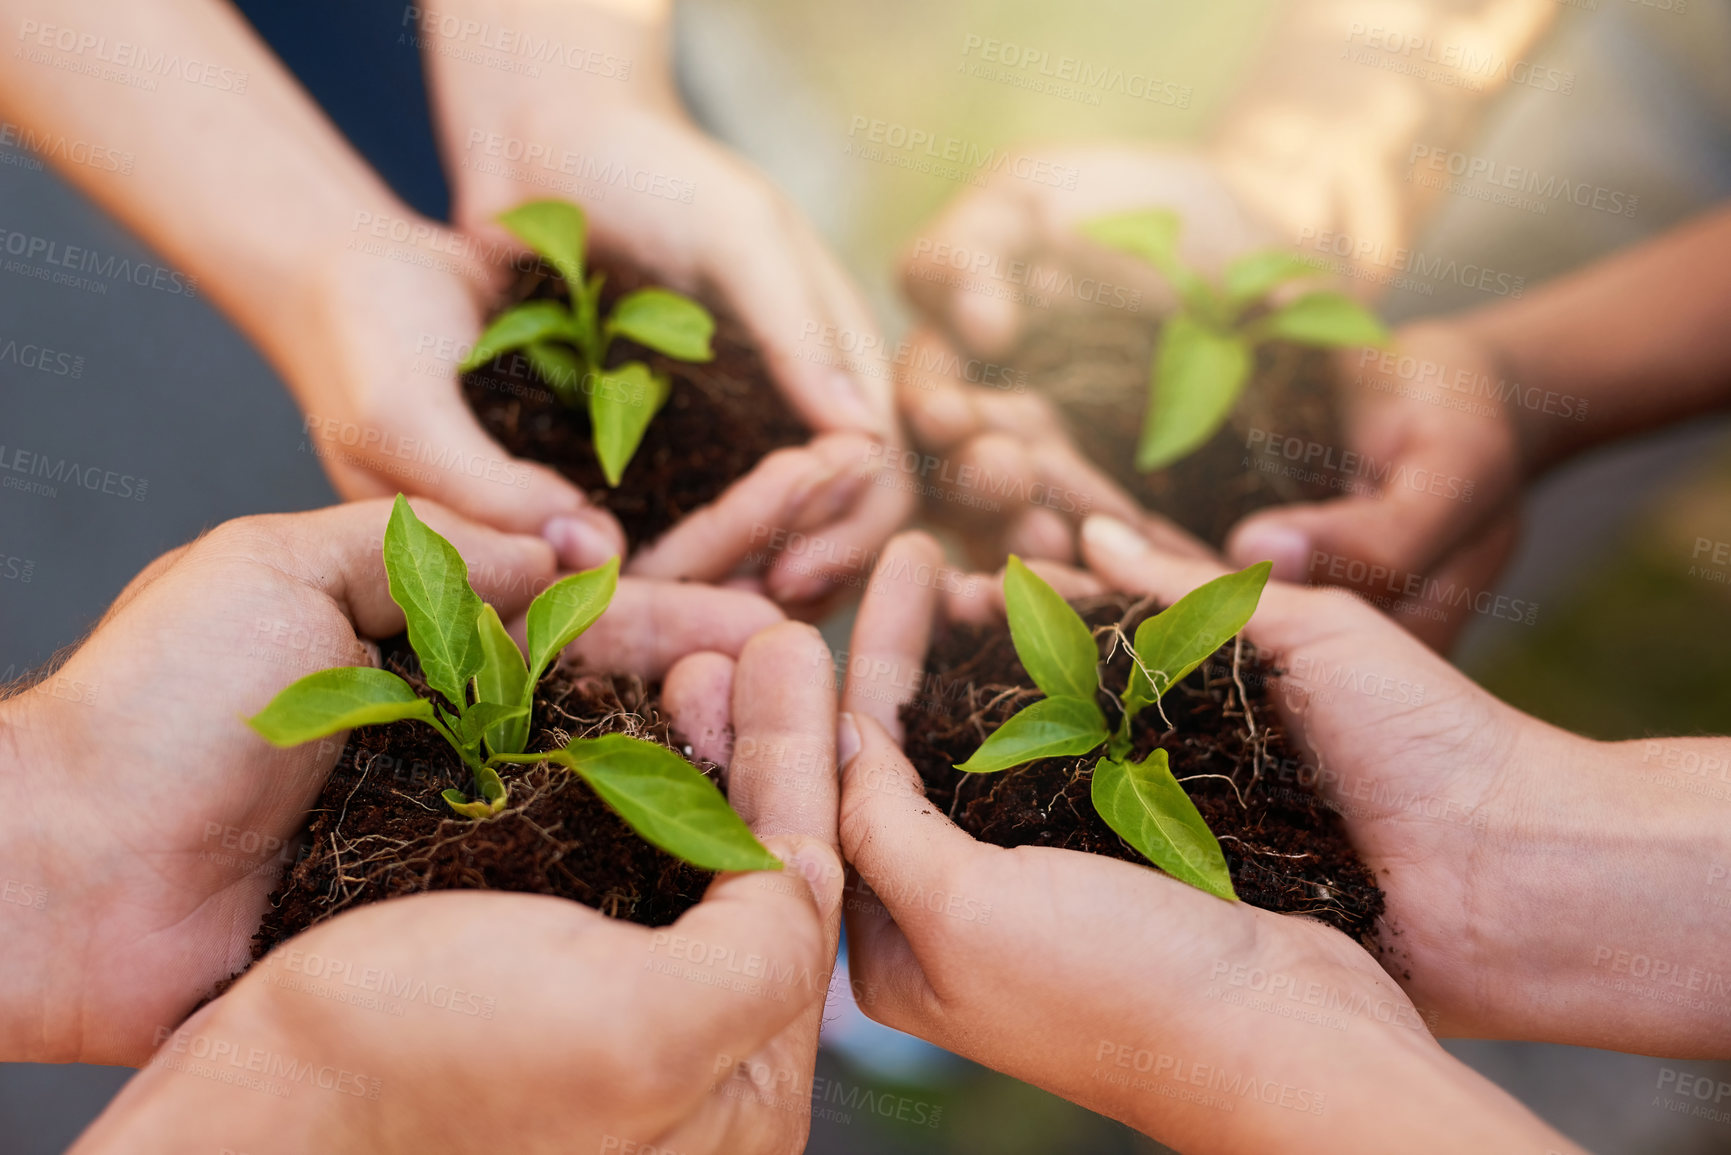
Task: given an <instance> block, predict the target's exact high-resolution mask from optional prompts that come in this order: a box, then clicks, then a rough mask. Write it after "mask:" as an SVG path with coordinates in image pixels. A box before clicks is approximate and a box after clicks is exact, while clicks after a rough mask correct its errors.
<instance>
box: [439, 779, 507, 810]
mask: <svg viewBox="0 0 1731 1155" xmlns="http://www.w3.org/2000/svg"><path fill="white" fill-rule="evenodd" d="M475 786H476V787H477V788H478V789H479V790H480V791H481V797H480V799H479V800H478V801H475V802H471V801H469V799H468V796H467V795H465V794H464V793H463V792H462V791H461V790H442V791H440V792H439V797H441V798H443V799H444V800H445V805H447V806H449V807H450V808H451V809H452V810H455V811H456V812H457V813H458V814H460V815H462V816H463V817H464V818H473V819H475V820H476V821H480V820H481V819H483V818H491V817H493V815H495V814H497V813H499V811H501V810H503V809H505V803H506V802H507V801H508V800H509V794H508V793H507V792H506V790H505V783H504V782H503V781H501V780H500V778H499V772H498V771H497V770H495V769H493V768H492V767H491V766H477V767H475Z"/></svg>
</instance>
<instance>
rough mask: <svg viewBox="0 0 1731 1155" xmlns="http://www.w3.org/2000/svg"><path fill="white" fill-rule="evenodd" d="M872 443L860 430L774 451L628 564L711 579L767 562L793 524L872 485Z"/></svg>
mask: <svg viewBox="0 0 1731 1155" xmlns="http://www.w3.org/2000/svg"><path fill="white" fill-rule="evenodd" d="M869 444H870V442H869V441H868V440H867V439H866V438H863V437H861V436H859V435H857V434H830V435H827V436H823V437H818V438H817V439H815V440H814V441H812V443H811V444H810V445H806V446H801V447H799V448H794V449H778V450H776V451H775V452H773V453H771V454H769V455H768V456H766V457H765V458H764V459H763V460H762V461H759V462H758V463H757V464H756V465H755V466H753V467H752V470H751V472H750V473H748V474H746V475H745V476H744V477H742V478H740V479H739V480H738V481H736V482H734V483H733V484H732V485H730V486H728V488H727V491H726V492H725V493H723V494H722V495H721V496H720V497H719V498H717V499H716V500H715V501H713V502H711V503H710V504H708V505H706V506H704V507H702V508H701V509H696V510H693V511H692V512H691V513H689V514H687V515H686V516H685V518H683V519H682V520H681V521H680V522H679V524H677V525H675V526H674V527H673V528H672V529H670V530H668V531H667V534H666V535H665V536H663V537H662V538H661V539H660V540H659V541H657V542H655V543H654V544H653V545H651V546H649V547H647V548H645V549H641V550H639V551H638V552H637V554H636V556H634V557H633V558H632V559H631V561H630V562H629V563H628V565H627V567H626V568H627V570H628V571H629V572H630V573H632V574H634V575H636V576H638V577H647V578H666V579H671V580H682V581H702V582H712V581H718V580H720V579H721V578H724V577H726V576H728V575H730V574H731V573H732V572H733V571H734V569H735V568H737V567H738V566H739V565H740V563H742V562H744V561H747V560H757V559H762V561H763V563H764V564H768V563H769V561H770V560H771V559H772V558H773V557H774V555H775V554H777V553H779V552H780V550H781V549H782V547H783V545H784V544H785V541H784V538H785V535H786V534H787V533H788V532H789V531H791V530H792V529H793V528H794V527H796V526H798V525H800V524H802V523H803V522H805V521H807V520H809V519H810V518H811V517H813V516H821V517H822V518H823V519H824V520H827V519H828V517H833V516H834V511H835V510H837V509H841V508H846V506H847V505H848V503H850V502H851V501H852V500H854V498H855V497H856V496H857V495H858V493H859V492H860V489H861V488H862V487H863V486H865V485H867V484H869V478H870V476H871V473H872V470H871V469H870V468H869V462H868V459H867V455H866V446H867V445H869ZM778 531H779V532H778Z"/></svg>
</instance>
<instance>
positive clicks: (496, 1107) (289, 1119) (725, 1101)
mask: <svg viewBox="0 0 1731 1155" xmlns="http://www.w3.org/2000/svg"><path fill="white" fill-rule="evenodd" d="M704 658H705V664H706V665H708V666H709V667H710V671H709V672H710V673H715V672H716V671H717V669H718V666H717V663H720V664H721V666H720V667H719V668H720V669H721V672H722V674H723V676H722V677H721V678H719V679H714V678H710V677H703V678H699V679H697V681H698V682H700V683H703V684H704V685H706V686H707V687H708V689H707V690H704V691H702V692H700V693H698V694H696V695H695V696H690V695H687V694H686V692H685V691H680V692H679V694H680V696H681V697H682V698H684V699H685V700H687V701H689V702H691V703H692V704H699V703H700V702H701V704H702V706H703V708H705V709H715V708H719V709H720V711H721V712H722V713H723V714H724V715H725V714H726V713H727V712H728V705H729V700H730V699H731V702H732V720H733V723H734V726H735V729H736V734H737V737H736V749H737V753H736V754H735V755H734V756H733V758H732V762H731V765H730V766H729V770H728V775H729V788H730V795H731V798H732V801H733V803H734V805H735V806H737V807H738V808H739V809H740V812H741V813H742V814H743V815H744V816H745V818H746V819H747V821H748V822H749V823H750V824H751V826H752V828H753V830H754V831H756V833H757V834H758V835H759V836H760V837H761V838H763V839H764V840H765V842H766V843H767V845H768V846H769V847H770V848H771V849H772V850H774V851H775V852H776V854H777V855H778V856H779V857H780V858H781V859H782V860H783V861H784V862H786V863H787V864H788V868H787V870H786V871H785V872H783V873H769V872H760V873H751V874H731V875H723V876H721V877H720V878H718V879H717V880H716V882H715V883H714V884H713V885H712V886H711V887H710V889H709V892H708V894H707V895H705V897H704V900H703V902H701V903H700V904H698V905H697V906H696V907H694V908H693V909H692V910H690V911H689V912H687V913H686V914H685V915H684V916H683V917H682V918H680V919H679V920H678V921H677V922H675V923H674V924H673V925H671V926H668V927H664V928H661V929H657V930H651V929H648V928H646V927H640V926H634V925H631V924H628V923H624V922H620V921H616V920H613V919H609V918H606V917H605V916H603V915H601V914H600V913H598V912H596V911H594V910H591V909H589V908H588V907H585V906H581V905H579V904H577V903H574V902H567V901H565V900H562V899H557V898H549V897H545V896H538V895H537V896H531V895H518V894H501V893H495V892H452V891H446V892H441V893H437V894H425V895H417V896H414V897H411V898H406V899H395V900H391V901H388V902H384V903H379V904H375V905H371V906H367V907H363V908H360V909H358V910H354V911H351V912H349V913H346V914H343V915H340V916H338V917H337V918H334V919H332V920H330V921H329V922H326V923H323V924H321V925H319V926H317V927H315V928H313V929H312V930H309V931H307V932H306V933H305V934H303V935H301V936H299V937H297V938H296V939H294V940H293V941H292V942H290V943H287V944H285V945H284V946H282V947H279V948H278V949H277V951H276V953H275V955H273V956H271V957H269V958H267V959H266V960H264V961H263V962H261V963H260V964H258V966H257V967H255V968H254V970H253V971H252V972H251V973H250V974H248V975H247V976H245V977H243V978H242V979H241V981H240V982H239V983H238V984H237V985H236V986H235V988H234V989H233V990H232V991H230V992H229V993H227V994H225V995H224V996H223V997H222V998H220V999H218V1000H217V1001H216V1002H215V1003H213V1004H212V1005H210V1006H209V1007H206V1008H205V1009H204V1010H202V1011H200V1012H199V1013H198V1014H197V1015H195V1016H193V1018H192V1019H191V1020H189V1021H188V1022H187V1023H186V1024H185V1025H184V1026H182V1027H181V1028H180V1029H179V1030H178V1031H175V1032H174V1033H173V1034H172V1035H169V1036H168V1039H167V1041H166V1042H165V1044H164V1045H163V1047H162V1048H161V1049H160V1050H159V1051H158V1053H157V1057H156V1059H154V1060H153V1061H152V1063H151V1064H150V1066H148V1067H147V1068H146V1069H145V1070H144V1072H143V1073H142V1074H141V1075H139V1076H138V1077H137V1078H136V1079H134V1080H133V1081H132V1082H131V1083H130V1084H129V1085H128V1086H127V1088H126V1090H125V1091H123V1092H122V1093H121V1095H120V1097H119V1098H118V1099H117V1100H116V1101H115V1103H114V1104H113V1105H112V1106H111V1107H110V1108H109V1110H108V1111H107V1112H106V1113H105V1114H104V1115H103V1117H102V1118H101V1119H99V1120H98V1121H97V1123H96V1124H95V1125H94V1126H93V1127H92V1129H91V1130H90V1131H89V1132H88V1133H87V1134H86V1135H85V1136H84V1138H83V1140H82V1142H81V1143H80V1144H79V1146H78V1147H77V1148H75V1150H77V1151H79V1152H81V1153H84V1155H92V1153H96V1152H107V1151H125V1152H128V1153H131V1152H180V1151H188V1150H194V1149H204V1148H208V1149H210V1150H215V1149H216V1148H217V1147H219V1146H226V1147H232V1148H237V1149H245V1150H247V1151H257V1152H263V1151H289V1150H293V1151H312V1150H317V1151H323V1152H332V1153H333V1155H342V1153H345V1152H356V1153H365V1155H385V1153H390V1152H403V1153H410V1152H413V1153H416V1155H419V1153H421V1152H471V1151H472V1152H493V1151H505V1150H508V1151H512V1152H522V1153H524V1155H531V1153H534V1152H563V1151H599V1152H608V1151H613V1152H620V1153H624V1152H634V1151H643V1152H648V1151H678V1152H681V1153H682V1155H701V1153H710V1152H713V1153H715V1155H733V1153H736V1152H745V1151H750V1152H764V1153H775V1152H786V1153H789V1155H792V1153H795V1152H798V1151H801V1150H803V1149H804V1146H805V1138H806V1132H807V1130H808V1127H809V1123H810V1110H811V1094H810V1087H811V1079H812V1068H813V1065H814V1063H815V1060H816V1053H817V1035H818V1028H819V1025H820V1022H821V1019H822V1012H823V1006H824V998H825V993H826V991H827V989H828V985H829V979H830V971H831V968H832V967H833V965H834V962H835V951H836V941H837V938H838V937H839V931H840V905H841V881H842V868H841V861H840V858H839V856H838V855H837V852H836V847H835V837H836V836H835V813H836V783H835V765H834V742H835V702H834V698H833V696H832V695H831V693H830V692H829V690H828V689H827V688H826V685H825V683H824V682H823V681H822V680H821V679H811V678H803V677H801V676H800V672H802V671H809V670H812V669H824V668H827V667H828V664H829V660H830V658H829V652H828V651H827V650H826V649H825V648H824V645H823V642H822V640H821V639H819V638H818V636H817V633H816V631H815V630H812V629H810V628H809V627H805V626H800V625H795V624H784V625H779V626H776V627H773V628H772V629H769V630H767V631H765V632H763V633H761V634H759V635H758V636H757V637H755V638H753V639H752V640H751V641H750V642H749V643H748V644H747V645H746V646H745V648H744V650H743V651H742V652H741V654H740V658H739V663H738V667H737V670H735V669H734V667H733V663H732V661H731V660H728V659H725V658H719V657H718V656H716V655H706V656H704ZM692 660H693V661H695V660H697V659H695V658H694V659H692ZM679 669H680V668H679V667H676V668H675V674H673V675H670V676H669V685H670V687H671V686H672V684H673V682H674V680H675V678H682V675H679V674H678V670H679ZM729 683H730V684H731V691H730V689H729ZM670 692H671V690H670ZM717 694H719V697H717V696H716V695H717ZM681 724H682V727H683V722H682V723H681ZM293 952H299V953H300V955H301V957H302V958H305V957H308V956H312V955H318V956H320V957H321V958H323V959H326V960H343V961H344V962H345V963H347V964H349V965H350V966H351V967H352V968H353V969H354V970H356V971H367V970H368V969H369V968H377V969H378V971H379V973H387V974H390V975H393V976H402V977H405V978H409V979H410V980H411V981H412V982H414V983H417V984H419V983H422V982H424V983H425V984H426V986H427V988H428V989H431V990H450V989H455V990H460V991H464V992H469V996H468V997H465V998H462V999H458V998H456V997H454V996H453V997H452V998H451V999H450V1001H449V1005H447V1006H443V1007H441V1006H435V1005H433V1003H432V1001H431V1000H415V999H408V1000H404V1001H403V1002H402V1003H401V1004H400V1005H401V1006H402V1007H403V1008H404V1013H402V1014H400V1015H397V1014H391V1015H383V1014H380V1013H379V1012H378V1011H377V1010H376V1009H373V1008H369V1007H363V1006H355V1005H351V1004H348V1003H345V1002H341V1001H337V1000H331V999H326V998H321V997H319V996H318V995H317V994H313V993H309V992H303V991H298V990H294V989H291V988H290V987H288V986H286V985H283V984H273V983H271V982H269V981H268V972H269V970H270V968H271V967H272V966H273V965H281V964H282V963H283V961H284V958H285V956H289V955H291V954H292V953H293ZM218 1047H220V1048H224V1053H225V1054H228V1053H232V1054H234V1055H235V1056H237V1057H238V1058H239V1063H237V1065H236V1069H237V1072H243V1071H245V1070H246V1069H247V1068H246V1067H245V1066H244V1065H243V1064H244V1063H245V1062H246V1061H247V1060H248V1059H249V1058H250V1057H251V1056H253V1055H255V1054H256V1055H262V1056H266V1057H265V1058H263V1059H261V1060H260V1063H259V1068H257V1069H258V1070H259V1072H260V1073H259V1075H258V1078H260V1079H262V1080H266V1081H270V1082H273V1083H274V1084H276V1085H278V1086H280V1087H283V1088H286V1089H287V1090H288V1095H287V1096H286V1097H284V1098H281V1099H278V1098H276V1097H275V1096H274V1095H273V1094H270V1093H267V1094H264V1095H261V1094H258V1093H256V1092H255V1091H254V1089H252V1088H245V1087H243V1086H229V1085H224V1084H223V1083H221V1082H219V1081H216V1080H213V1079H209V1078H197V1077H193V1075H191V1074H187V1073H182V1072H181V1071H180V1070H177V1068H183V1067H184V1066H188V1065H190V1066H194V1067H197V1066H198V1065H199V1064H198V1062H197V1059H198V1058H202V1057H205V1056H206V1055H208V1053H209V1049H211V1048H218ZM229 1048H232V1052H231V1051H229ZM255 1048H256V1050H255ZM273 1061H275V1062H276V1064H277V1065H276V1066H275V1067H270V1066H268V1064H270V1063H271V1062H273ZM285 1062H286V1063H287V1064H288V1068H287V1069H288V1071H289V1073H288V1074H286V1075H285V1074H284V1073H283V1069H284V1063H285ZM218 1065H219V1066H220V1065H221V1061H220V1060H219V1061H218ZM296 1070H301V1071H306V1072H308V1074H307V1077H306V1078H304V1079H299V1080H297V1079H295V1078H294V1075H293V1072H294V1071H296ZM325 1072H330V1073H331V1078H332V1079H334V1080H337V1081H338V1085H337V1087H336V1088H335V1089H334V1090H333V1089H326V1088H325V1086H324V1085H323V1084H322V1083H320V1082H319V1078H320V1077H321V1076H322V1075H323V1073H325Z"/></svg>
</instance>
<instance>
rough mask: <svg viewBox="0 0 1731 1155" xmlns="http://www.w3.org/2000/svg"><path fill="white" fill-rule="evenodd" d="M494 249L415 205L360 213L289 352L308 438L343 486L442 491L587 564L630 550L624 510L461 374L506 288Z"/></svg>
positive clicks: (379, 491) (346, 490)
mask: <svg viewBox="0 0 1731 1155" xmlns="http://www.w3.org/2000/svg"><path fill="white" fill-rule="evenodd" d="M489 256H490V254H488V253H487V252H486V251H485V250H483V249H482V248H481V247H480V246H478V245H477V244H476V242H475V241H474V240H473V238H469V237H464V236H462V235H460V234H458V233H454V232H452V231H451V230H449V229H447V228H445V227H443V226H441V225H438V224H435V223H433V222H431V221H427V220H424V219H422V218H419V217H416V216H414V215H413V214H409V213H407V212H405V214H404V215H402V216H400V217H394V218H385V217H381V216H378V215H376V214H370V213H357V214H356V222H355V226H354V230H353V234H352V235H351V237H350V238H349V244H348V247H346V248H345V249H343V250H341V251H340V252H337V253H334V254H331V255H330V256H329V257H328V258H325V259H323V260H321V261H319V262H318V271H317V273H316V282H317V289H316V291H315V292H313V293H311V294H309V299H310V300H311V301H312V302H313V304H312V306H311V308H312V309H313V311H314V316H313V319H312V320H311V321H310V322H309V326H310V329H311V332H310V333H309V334H308V336H307V339H306V340H303V341H300V342H296V343H295V344H294V346H293V348H292V349H291V350H290V351H289V352H287V353H285V354H284V356H285V358H286V359H287V360H286V361H285V365H284V369H285V375H286V377H287V379H288V384H289V387H290V389H291V391H292V392H293V393H294V394H295V398H296V400H297V401H298V402H299V403H300V406H301V409H302V411H303V413H304V414H305V417H304V422H305V440H304V445H305V448H306V449H307V450H308V451H309V452H311V453H313V454H314V455H315V456H317V457H318V459H319V462H320V464H321V465H323V466H324V469H325V473H326V475H327V476H328V477H329V478H330V480H331V485H332V487H333V488H335V489H336V491H337V492H338V493H339V494H341V495H342V496H343V497H344V498H347V499H349V500H360V499H365V498H370V497H389V496H392V495H394V494H397V493H407V494H409V495H411V496H422V497H430V498H433V499H434V500H436V501H439V502H441V503H442V504H444V505H446V506H448V507H449V508H450V509H452V510H454V511H456V512H457V513H460V514H462V515H463V516H465V517H468V518H471V519H473V520H475V521H479V522H482V523H483V524H486V525H490V526H493V527H494V528H496V529H501V530H504V531H506V532H508V533H526V534H539V535H541V536H542V537H544V538H546V540H547V541H548V543H549V544H551V545H552V546H553V547H554V549H555V550H556V551H557V553H558V557H559V561H560V562H561V563H562V564H563V565H564V566H566V567H567V568H570V569H588V568H590V567H593V566H596V565H599V564H600V563H601V562H603V561H605V560H606V559H607V558H609V557H613V556H616V555H618V554H621V553H623V552H624V545H625V538H624V534H623V533H622V532H621V530H620V528H619V524H618V522H616V521H615V520H614V519H613V516H612V515H611V514H609V513H607V512H606V511H605V510H602V509H598V508H597V507H595V506H594V505H593V504H591V503H590V501H589V499H588V497H587V496H586V495H585V494H584V493H583V491H582V490H580V489H578V488H577V487H576V486H575V485H573V484H572V483H571V482H570V481H568V480H567V479H566V478H565V477H564V476H562V475H561V474H560V473H558V472H557V471H556V470H554V469H552V468H549V467H548V466H546V465H542V464H539V463H537V462H532V461H527V460H524V459H522V458H519V457H514V456H512V455H511V454H510V453H508V452H507V451H506V450H505V449H504V447H503V446H501V445H500V444H499V443H498V442H497V441H495V440H494V439H493V438H492V436H490V435H489V434H488V433H487V431H486V430H485V429H483V428H482V426H481V423H480V422H479V421H478V420H477V419H476V417H475V414H474V411H473V410H471V409H470V408H469V404H468V402H467V400H466V399H465V398H464V396H463V391H462V387H461V385H460V384H459V381H458V372H457V366H458V364H459V362H460V361H461V359H462V356H463V355H464V354H465V353H466V352H467V351H468V348H469V346H470V345H471V344H472V343H473V342H474V340H475V338H476V337H478V336H479V335H480V333H481V327H482V324H483V322H484V321H485V320H486V316H485V310H486V308H487V307H488V305H489V303H490V302H491V301H492V299H493V298H494V296H495V294H496V292H497V291H498V290H500V289H501V288H502V281H501V277H502V273H501V269H500V266H499V265H498V264H497V263H496V262H494V261H492V260H490V259H489Z"/></svg>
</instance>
